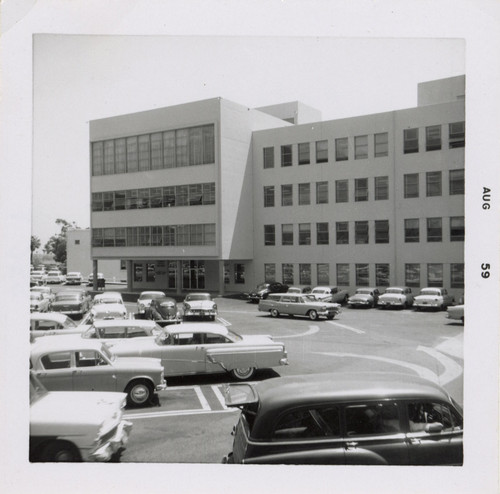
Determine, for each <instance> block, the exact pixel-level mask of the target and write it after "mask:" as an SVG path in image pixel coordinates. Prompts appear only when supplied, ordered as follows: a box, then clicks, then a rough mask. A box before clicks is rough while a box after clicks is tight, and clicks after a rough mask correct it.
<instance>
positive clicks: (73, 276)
mask: <svg viewBox="0 0 500 494" xmlns="http://www.w3.org/2000/svg"><path fill="white" fill-rule="evenodd" d="M81 284H82V273H80V272H79V271H70V272H69V273H68V274H67V275H66V285H81Z"/></svg>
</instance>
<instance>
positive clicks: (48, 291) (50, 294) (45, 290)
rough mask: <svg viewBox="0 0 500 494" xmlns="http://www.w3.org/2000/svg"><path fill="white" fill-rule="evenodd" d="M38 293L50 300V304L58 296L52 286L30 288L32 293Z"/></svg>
mask: <svg viewBox="0 0 500 494" xmlns="http://www.w3.org/2000/svg"><path fill="white" fill-rule="evenodd" d="M34 292H38V293H41V294H42V295H43V296H44V297H45V298H47V299H49V300H50V302H52V300H54V297H55V296H56V294H55V293H54V291H53V290H52V288H51V287H50V286H34V287H32V288H30V293H34Z"/></svg>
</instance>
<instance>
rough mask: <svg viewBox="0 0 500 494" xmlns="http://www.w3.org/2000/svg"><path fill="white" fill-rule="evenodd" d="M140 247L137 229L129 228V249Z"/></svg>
mask: <svg viewBox="0 0 500 494" xmlns="http://www.w3.org/2000/svg"><path fill="white" fill-rule="evenodd" d="M136 245H139V242H138V240H137V227H136V226H129V227H127V247H135V246H136Z"/></svg>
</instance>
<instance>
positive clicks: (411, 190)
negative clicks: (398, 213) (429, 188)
mask: <svg viewBox="0 0 500 494" xmlns="http://www.w3.org/2000/svg"><path fill="white" fill-rule="evenodd" d="M404 180H405V199H409V198H412V197H418V173H410V174H407V175H405V178H404Z"/></svg>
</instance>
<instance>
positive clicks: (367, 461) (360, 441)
mask: <svg viewBox="0 0 500 494" xmlns="http://www.w3.org/2000/svg"><path fill="white" fill-rule="evenodd" d="M402 417H404V415H403V414H402V412H401V406H400V404H399V403H398V402H397V401H393V400H384V401H377V402H366V403H352V404H346V406H345V408H344V426H345V431H344V446H345V461H346V464H347V465H384V464H388V465H407V464H408V463H409V453H408V444H407V441H406V434H405V431H404V428H403V424H404V422H402Z"/></svg>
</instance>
